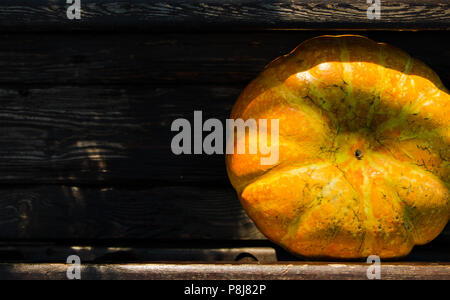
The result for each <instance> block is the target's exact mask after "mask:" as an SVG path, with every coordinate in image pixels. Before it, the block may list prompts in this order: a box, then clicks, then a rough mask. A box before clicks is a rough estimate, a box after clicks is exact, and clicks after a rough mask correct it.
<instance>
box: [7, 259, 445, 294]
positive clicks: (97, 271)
mask: <svg viewBox="0 0 450 300" xmlns="http://www.w3.org/2000/svg"><path fill="white" fill-rule="evenodd" d="M369 266H370V265H369V264H365V263H311V262H292V263H277V264H240V263H235V264H194V263H184V264H180V263H176V264H175V263H150V264H100V265H93V264H85V265H83V264H82V265H81V279H86V280H89V279H91V280H93V279H103V280H105V279H140V280H161V279H162V280H180V279H181V280H211V279H215V280H234V279H239V280H300V279H302V280H320V279H322V280H324V279H325V280H345V279H354V280H367V279H368V278H367V271H368V268H369ZM68 267H69V265H66V264H0V279H2V280H6V279H28V280H30V279H54V280H64V279H67V269H68ZM380 270H381V279H382V280H383V279H384V280H407V279H408V280H418V279H422V280H449V279H450V264H443V263H441V264H421V263H382V264H381V267H380ZM183 291H184V290H183V289H180V295H181V294H182V293H183Z"/></svg>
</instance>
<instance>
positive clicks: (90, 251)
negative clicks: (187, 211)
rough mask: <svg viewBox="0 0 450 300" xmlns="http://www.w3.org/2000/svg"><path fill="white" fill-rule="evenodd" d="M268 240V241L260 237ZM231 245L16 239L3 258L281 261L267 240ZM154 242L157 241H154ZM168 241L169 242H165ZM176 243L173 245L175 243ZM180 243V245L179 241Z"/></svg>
mask: <svg viewBox="0 0 450 300" xmlns="http://www.w3.org/2000/svg"><path fill="white" fill-rule="evenodd" d="M261 242H265V241H261ZM233 243H234V244H237V245H233V246H230V247H224V243H223V242H221V241H215V242H214V243H210V245H209V247H205V245H204V243H202V242H201V241H200V242H198V241H197V242H193V241H185V242H184V246H185V247H180V246H181V245H182V244H183V243H180V242H179V241H178V242H175V241H172V245H171V244H168V245H166V246H165V247H164V246H163V247H161V246H159V245H153V246H152V247H149V246H142V245H140V243H138V242H136V241H133V242H132V243H130V242H129V243H128V246H117V245H111V244H110V245H109V246H108V245H104V246H67V245H60V244H56V243H53V244H46V243H28V244H25V245H21V244H15V243H14V242H8V243H4V245H2V244H0V261H1V262H8V263H11V262H15V263H24V262H25V263H48V262H53V263H65V262H66V261H67V257H69V256H70V255H77V256H78V257H79V258H80V260H81V261H82V262H83V263H133V262H134V263H136V262H140V263H143V262H157V261H180V262H182V261H201V262H225V261H226V262H233V261H239V262H254V261H258V262H261V263H273V262H276V261H278V258H277V250H276V249H275V248H274V247H273V246H272V245H271V243H270V242H268V241H267V242H266V244H267V245H265V246H258V247H255V246H251V245H250V246H249V245H245V244H244V245H241V246H239V244H243V243H242V241H233ZM153 244H155V243H154V242H153ZM166 244H167V243H166ZM173 244H174V245H173ZM180 244H181V245H180Z"/></svg>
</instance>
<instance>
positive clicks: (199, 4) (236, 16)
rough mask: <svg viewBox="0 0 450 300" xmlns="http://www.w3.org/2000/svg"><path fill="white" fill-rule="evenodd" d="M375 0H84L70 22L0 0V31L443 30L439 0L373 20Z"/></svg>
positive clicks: (408, 2) (46, 1) (52, 6)
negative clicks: (371, 9)
mask: <svg viewBox="0 0 450 300" xmlns="http://www.w3.org/2000/svg"><path fill="white" fill-rule="evenodd" d="M374 2H375V1H371V2H370V3H367V1H354V0H339V1H328V0H296V1H289V0H266V1H254V0H231V1H230V0H228V1H220V0H182V1H180V0H163V1H148V0H128V1H124V0H89V1H85V2H83V1H81V9H82V12H81V19H80V20H70V19H68V18H67V16H66V10H67V9H68V7H69V6H70V5H69V4H66V1H52V0H26V1H20V3H17V1H14V0H3V1H2V2H1V3H0V30H9V31H24V30H28V31H45V30H57V31H67V30H114V31H117V30H126V31H130V30H152V31H161V30H163V31H168V30H172V31H173V30H175V31H187V30H197V31H199V30H200V31H208V30H215V31H217V30H221V31H229V30H238V31H242V30H264V29H273V28H282V29H299V28H302V29H305V28H315V29H317V28H335V29H336V28H340V29H343V28H344V29H347V28H359V29H367V28H375V29H380V28H387V29H449V28H450V4H449V3H448V1H445V0H427V1H419V0H389V1H381V2H380V3H381V8H380V17H379V19H376V18H375V19H370V18H368V13H367V11H368V9H369V7H370V6H372V5H373V3H374Z"/></svg>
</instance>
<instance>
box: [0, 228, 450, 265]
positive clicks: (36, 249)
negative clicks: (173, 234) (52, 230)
mask: <svg viewBox="0 0 450 300" xmlns="http://www.w3.org/2000/svg"><path fill="white" fill-rule="evenodd" d="M55 226H61V224H55ZM443 241H444V239H443V237H442V236H441V237H439V238H438V239H437V240H435V241H433V242H432V243H430V244H428V245H424V246H417V247H415V248H414V249H413V251H412V252H411V254H410V255H408V256H407V257H405V258H402V259H401V260H400V262H450V254H449V251H448V247H449V244H450V240H447V243H445V242H443ZM80 243H81V244H80ZM92 243H94V244H92ZM70 255H78V256H79V257H80V259H81V261H82V262H83V263H136V262H141V263H142V262H160V261H180V262H182V261H197V262H231V261H240V262H254V261H258V262H260V263H273V262H277V261H302V260H303V259H302V258H300V257H296V256H294V255H292V254H290V253H288V252H287V251H285V250H284V249H282V248H281V247H279V246H277V245H275V244H273V243H271V242H270V241H269V240H266V239H261V238H259V239H258V240H226V241H225V240H206V239H203V240H195V241H193V240H187V239H182V240H176V239H175V240H165V241H163V242H161V241H158V240H147V239H132V240H130V239H121V240H119V239H116V240H108V241H103V240H100V241H98V240H96V241H90V243H89V242H88V241H86V240H84V241H83V240H80V241H78V242H77V243H74V241H73V240H72V241H70V242H64V241H61V240H58V241H53V242H48V241H26V240H9V241H5V242H0V261H1V262H8V263H24V262H25V263H49V262H51V263H64V262H66V260H67V257H68V256H70Z"/></svg>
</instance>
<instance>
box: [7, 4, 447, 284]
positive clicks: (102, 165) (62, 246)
mask: <svg viewBox="0 0 450 300" xmlns="http://www.w3.org/2000/svg"><path fill="white" fill-rule="evenodd" d="M373 2H375V1H373ZM385 2H386V3H385ZM80 3H81V14H80V17H81V18H80V19H77V18H76V17H75V18H72V19H70V18H68V13H67V12H68V10H69V7H70V4H66V3H65V1H59V2H55V1H50V0H33V1H31V0H29V1H21V3H20V4H18V3H16V1H12V0H4V1H2V2H1V3H0V36H1V42H0V124H1V127H0V144H1V147H0V184H1V187H0V262H1V264H0V278H3V279H9V278H19V279H25V278H53V279H65V278H66V269H67V265H66V259H67V257H68V256H70V255H78V256H79V257H80V260H81V263H82V276H83V278H89V279H103V278H112V279H119V278H141V279H164V278H165V279H175V278H176V279H202V278H203V279H204V278H209V279H211V278H217V279H230V278H232V279H317V278H325V279H333V278H339V279H343V278H356V279H366V269H367V264H366V263H365V262H364V261H363V262H320V263H319V262H308V261H303V260H301V259H299V258H296V257H294V256H292V255H290V254H288V253H287V252H285V251H283V250H282V249H281V248H279V247H277V246H275V245H274V244H272V243H271V242H269V241H267V240H266V239H265V238H264V236H263V235H262V234H261V233H260V232H259V231H258V230H257V229H256V227H255V226H254V224H253V223H252V222H251V220H249V218H248V217H247V216H246V214H245V212H244V211H243V210H242V208H241V205H240V203H239V201H238V199H237V198H236V195H235V192H234V190H233V189H232V187H231V185H230V183H229V180H228V178H227V175H226V171H225V162H224V156H223V155H180V156H177V155H175V154H173V153H172V151H171V149H170V142H171V139H172V137H173V135H174V133H173V132H172V131H171V129H170V126H171V123H172V121H173V120H175V119H177V118H186V119H189V120H193V115H194V111H195V110H201V111H203V117H204V119H206V118H218V119H220V120H222V121H223V120H225V119H226V118H228V117H229V113H230V110H231V107H232V105H233V103H234V101H235V100H236V98H237V97H238V95H239V93H240V92H241V90H242V89H243V88H244V87H245V86H246V85H247V84H248V82H249V81H250V80H251V79H252V78H254V77H255V76H256V75H257V74H258V73H259V72H260V71H261V70H262V68H263V67H264V66H265V65H266V64H267V63H268V62H270V61H271V60H272V59H274V58H276V57H277V56H279V55H282V54H286V53H288V52H289V51H291V50H292V49H293V48H294V47H295V46H297V45H298V44H299V43H301V42H302V41H304V40H306V39H308V38H310V37H314V36H318V35H323V34H344V33H351V34H361V35H365V36H367V37H369V38H372V39H374V40H376V41H380V42H387V43H390V44H392V45H395V46H398V47H399V48H402V49H404V50H405V51H407V52H408V53H410V54H411V55H413V56H415V57H417V58H419V59H421V60H422V61H424V62H426V63H427V64H428V65H429V66H430V67H431V68H433V69H434V70H435V71H436V72H437V73H438V74H439V76H440V77H441V79H442V81H443V82H444V84H445V85H446V86H447V87H450V35H449V30H450V3H449V2H448V1H444V0H429V1H416V0H392V1H382V3H381V10H380V18H379V19H377V18H374V19H369V18H368V15H367V11H368V9H369V6H370V4H367V3H366V1H349V0H342V1H334V2H330V1H325V0H312V1H306V0H301V1H286V0H270V1H250V0H232V1H226V2H224V1H218V0H208V1H198V0H193V1H188V0H181V1H174V0H164V1H150V0H134V1H133V0H127V1H119V0H90V1H83V0H81V2H80ZM72 13H73V11H72ZM73 16H74V15H72V17H73ZM449 262H450V229H449V228H448V227H447V229H446V230H445V231H444V232H443V233H442V234H441V236H439V237H438V238H437V239H436V240H434V241H433V242H431V243H430V244H428V245H425V246H420V247H416V248H415V249H414V250H413V252H412V253H411V255H410V256H408V257H407V258H405V259H402V260H400V261H397V262H383V266H384V268H383V269H382V270H383V271H382V272H383V278H385V279H391V278H395V279H403V278H446V279H449V278H450V265H449ZM336 266H337V267H336Z"/></svg>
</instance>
